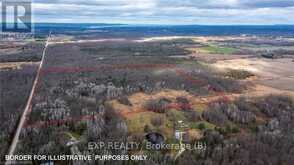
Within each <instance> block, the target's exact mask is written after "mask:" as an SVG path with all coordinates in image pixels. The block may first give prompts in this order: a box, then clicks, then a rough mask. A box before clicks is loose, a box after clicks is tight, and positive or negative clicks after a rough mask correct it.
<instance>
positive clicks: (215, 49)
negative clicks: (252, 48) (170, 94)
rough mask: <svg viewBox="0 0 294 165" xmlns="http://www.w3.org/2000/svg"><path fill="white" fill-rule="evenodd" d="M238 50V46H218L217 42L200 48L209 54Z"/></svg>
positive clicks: (228, 52) (229, 52)
mask: <svg viewBox="0 0 294 165" xmlns="http://www.w3.org/2000/svg"><path fill="white" fill-rule="evenodd" d="M237 51H238V50H237V49H236V48H231V47H225V46H218V45H215V44H208V45H207V46H204V47H202V48H200V52H203V53H209V54H234V53H235V52H237Z"/></svg>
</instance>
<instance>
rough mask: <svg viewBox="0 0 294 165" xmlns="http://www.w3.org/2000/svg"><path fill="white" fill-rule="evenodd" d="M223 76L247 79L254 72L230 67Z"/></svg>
mask: <svg viewBox="0 0 294 165" xmlns="http://www.w3.org/2000/svg"><path fill="white" fill-rule="evenodd" d="M225 76H226V77H229V78H233V79H237V80H244V79H247V78H249V77H252V76H254V74H253V73H251V72H248V71H246V70H234V69H232V70H229V71H228V72H227V73H225Z"/></svg>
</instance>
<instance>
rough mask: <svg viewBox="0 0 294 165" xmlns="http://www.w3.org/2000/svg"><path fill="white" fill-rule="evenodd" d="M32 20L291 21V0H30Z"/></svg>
mask: <svg viewBox="0 0 294 165" xmlns="http://www.w3.org/2000/svg"><path fill="white" fill-rule="evenodd" d="M33 2H34V3H33V9H34V20H35V22H76V23H78V22H83V23H85V22H89V23H93V22H96V23H132V24H294V0H33Z"/></svg>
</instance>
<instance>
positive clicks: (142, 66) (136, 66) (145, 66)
mask: <svg viewBox="0 0 294 165" xmlns="http://www.w3.org/2000/svg"><path fill="white" fill-rule="evenodd" d="M148 68H171V69H175V71H176V74H177V75H179V76H180V77H182V78H183V79H185V80H186V81H189V82H191V83H192V84H194V85H208V91H210V92H214V93H215V94H216V95H217V96H220V97H222V98H223V100H224V101H225V102H229V101H231V100H230V98H229V97H227V96H226V95H225V93H224V92H222V91H218V90H217V89H216V88H214V87H212V86H211V85H210V84H209V83H208V82H207V81H205V80H201V79H195V78H194V77H193V76H191V75H189V74H187V73H186V72H185V71H184V70H183V69H180V68H177V66H176V65H175V64H126V65H124V64H122V65H102V66H99V67H50V68H47V69H42V70H41V72H40V73H41V74H40V75H42V76H43V75H45V74H50V73H77V72H95V71H98V70H102V69H106V70H120V69H148ZM40 84H41V83H40V82H38V83H37V89H39V88H40V87H41V86H40ZM35 94H36V92H35V93H34V95H33V96H35ZM183 106H184V107H190V105H181V104H170V105H168V106H167V108H174V109H177V110H179V109H181V108H182V107H183ZM31 111H32V105H30V108H29V112H28V113H29V114H30V113H31ZM147 111H150V110H144V109H143V110H142V111H135V112H128V113H126V114H129V113H138V112H147ZM96 116H97V115H84V116H81V117H77V118H67V119H62V120H50V121H38V122H36V123H28V120H27V121H26V122H25V124H24V128H41V127H47V126H52V125H64V124H67V123H69V122H73V121H74V122H79V121H84V120H93V119H95V117H96Z"/></svg>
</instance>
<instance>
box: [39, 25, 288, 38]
mask: <svg viewBox="0 0 294 165" xmlns="http://www.w3.org/2000/svg"><path fill="white" fill-rule="evenodd" d="M35 28H36V29H37V30H49V29H51V30H54V31H56V32H60V33H62V32H64V31H68V30H72V31H80V30H95V29H97V31H98V30H104V31H106V32H108V33H109V35H114V36H116V35H122V36H124V35H130V34H131V35H134V36H160V35H180V36H185V35H203V36H220V35H242V34H247V35H259V36H260V35H261V36H289V37H294V25H252V26H251V25H226V26H225V25H174V26H172V25H126V24H73V23H71V24H67V23H58V24H57V23H37V24H35Z"/></svg>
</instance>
